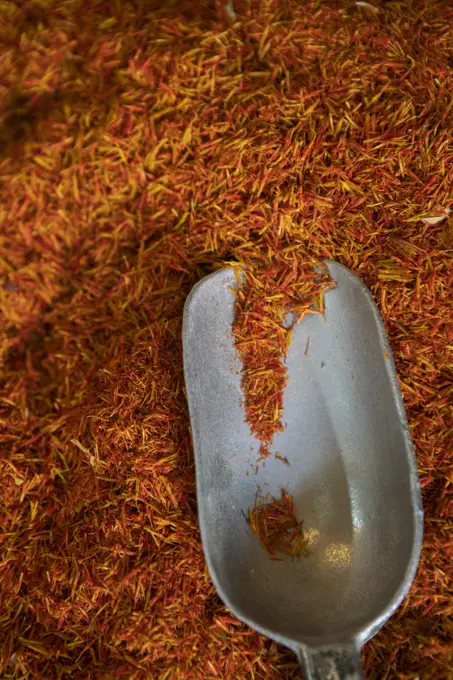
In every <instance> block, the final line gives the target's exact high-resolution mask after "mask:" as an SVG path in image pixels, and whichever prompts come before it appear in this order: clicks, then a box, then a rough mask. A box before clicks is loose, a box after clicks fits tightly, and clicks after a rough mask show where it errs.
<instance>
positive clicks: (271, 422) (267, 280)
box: [233, 236, 333, 459]
mask: <svg viewBox="0 0 453 680" xmlns="http://www.w3.org/2000/svg"><path fill="white" fill-rule="evenodd" d="M267 243H268V246H269V252H272V253H274V252H275V248H276V245H277V244H276V242H275V238H274V239H273V238H272V236H270V237H268V239H267ZM271 248H272V250H271ZM332 286H333V282H332V280H331V279H330V277H329V274H328V271H327V268H326V266H325V265H323V264H322V263H320V262H319V261H318V260H316V259H315V258H313V257H310V256H308V255H307V254H306V253H304V252H303V251H301V250H300V249H299V250H296V249H294V248H292V247H287V246H286V247H285V245H284V243H280V244H279V250H278V255H272V257H271V256H269V257H262V258H261V260H258V258H255V261H254V263H253V265H250V266H248V267H246V268H245V270H244V272H243V277H242V278H241V277H240V276H239V275H238V288H237V290H236V305H235V319H234V324H233V336H234V339H235V344H236V348H237V350H238V352H239V354H240V355H241V357H242V361H243V369H242V388H243V392H244V397H245V413H246V420H247V422H248V424H249V426H250V430H251V432H252V433H253V434H254V435H255V436H256V437H257V439H258V440H259V442H260V447H259V459H262V458H265V457H267V456H268V455H269V453H270V451H269V446H270V444H271V443H272V440H273V437H274V434H275V433H276V432H280V431H282V430H283V423H282V413H283V392H284V389H285V385H286V383H287V380H288V377H287V372H286V366H285V357H286V355H287V352H288V347H289V345H290V343H291V338H292V332H293V327H294V325H295V324H297V323H298V322H299V321H300V320H301V319H302V318H303V317H304V316H305V315H306V314H322V313H323V295H324V293H325V291H326V290H328V289H329V288H331V287H332Z"/></svg>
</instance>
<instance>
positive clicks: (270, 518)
mask: <svg viewBox="0 0 453 680" xmlns="http://www.w3.org/2000/svg"><path fill="white" fill-rule="evenodd" d="M247 522H248V525H249V526H250V528H251V530H252V531H253V533H254V534H255V536H256V537H257V538H259V540H260V543H261V545H262V547H263V548H264V549H265V550H266V551H267V552H268V553H269V554H270V555H271V557H272V559H274V560H279V559H281V558H279V557H277V553H282V554H284V555H290V556H291V557H293V558H296V557H297V558H299V557H300V556H301V555H305V556H307V555H308V554H309V553H308V550H307V545H308V540H307V539H306V538H305V537H304V532H303V530H302V524H303V522H299V521H298V520H297V517H296V508H295V505H294V499H293V497H292V496H291V494H289V493H288V492H287V491H285V489H282V490H281V498H280V499H278V498H274V497H273V496H266V497H264V498H260V496H259V491H258V492H257V494H256V496H255V504H254V506H253V508H249V510H248V518H247Z"/></svg>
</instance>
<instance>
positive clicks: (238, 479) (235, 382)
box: [183, 262, 423, 678]
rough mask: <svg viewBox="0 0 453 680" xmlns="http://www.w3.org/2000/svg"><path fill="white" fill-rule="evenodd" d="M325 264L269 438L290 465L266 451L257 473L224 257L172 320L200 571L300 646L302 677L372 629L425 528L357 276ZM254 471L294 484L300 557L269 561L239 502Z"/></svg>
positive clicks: (242, 615) (370, 311) (408, 573)
mask: <svg viewBox="0 0 453 680" xmlns="http://www.w3.org/2000/svg"><path fill="white" fill-rule="evenodd" d="M327 264H328V267H329V270H330V273H331V275H332V277H333V278H334V279H335V281H336V284H337V285H336V288H334V289H333V290H331V291H328V292H327V293H326V295H325V307H326V311H325V318H323V317H321V316H319V315H310V316H308V317H306V318H305V319H303V320H302V322H301V323H300V324H299V325H298V326H297V327H296V328H295V329H294V332H293V340H292V344H291V346H290V348H289V352H288V357H287V368H288V375H289V381H288V385H287V387H286V389H285V393H284V418H283V420H284V423H285V424H286V427H285V430H284V432H282V433H279V434H277V435H276V436H275V439H274V443H273V447H272V451H273V452H279V453H280V454H281V455H283V456H286V457H287V458H288V460H289V463H290V465H289V467H288V466H286V465H284V464H283V463H282V462H281V461H279V460H276V459H274V458H270V459H268V460H267V461H266V462H265V464H263V463H261V464H260V465H259V470H258V473H257V474H255V473H254V468H255V464H256V459H257V451H258V447H259V443H258V442H257V440H256V439H255V438H254V437H253V436H252V435H251V433H250V431H249V427H248V425H247V423H246V422H245V421H244V409H243V405H242V400H243V394H242V391H241V384H240V382H241V380H240V371H241V361H240V358H239V356H238V355H237V352H236V350H235V348H234V344H233V338H232V333H231V329H232V322H233V315H234V296H233V294H232V291H231V288H232V287H234V286H235V285H236V284H235V278H234V274H233V272H232V270H230V269H225V270H221V271H220V272H217V273H215V274H213V275H211V276H209V277H207V278H205V279H203V280H202V281H201V282H200V283H198V284H197V285H196V286H195V287H194V289H193V291H192V292H191V294H190V296H189V298H188V299H187V302H186V307H185V312H184V329H183V345H184V370H185V379H186V387H187V393H188V401H189V410H190V417H191V425H192V437H193V444H194V451H195V461H196V471H197V493H198V509H199V521H200V527H201V535H202V540H203V547H204V552H205V556H206V561H207V564H208V567H209V571H210V574H211V576H212V579H213V581H214V583H215V585H216V587H217V590H218V592H219V595H220V597H221V598H222V600H223V601H224V602H225V604H226V605H227V606H228V607H229V609H230V610H231V611H232V612H233V613H234V614H235V615H236V616H237V617H238V618H239V619H241V620H242V621H244V622H246V623H248V624H249V625H250V626H252V627H253V628H255V629H257V630H258V631H260V632H261V633H263V634H265V635H267V636H269V637H271V638H273V639H275V640H277V641H279V642H281V643H283V644H285V645H287V646H289V647H291V648H292V649H294V650H295V651H296V652H297V653H298V655H299V658H300V659H301V664H302V666H303V667H304V668H305V674H306V677H321V676H319V675H316V670H314V671H313V675H310V670H309V669H308V667H309V666H310V663H309V662H308V661H306V657H307V654H308V655H310V654H312V657H313V658H315V656H316V654H318V652H317V651H316V650H319V649H322V650H326V654H327V655H329V654H332V653H335V650H337V651H338V649H340V651H341V650H344V649H356V650H357V649H358V648H359V647H360V645H361V644H363V642H364V641H366V640H367V639H368V638H369V637H371V636H372V635H374V634H375V633H376V632H377V631H378V630H379V628H380V627H381V626H382V625H383V623H384V622H385V621H386V619H387V618H388V617H389V616H390V615H391V614H392V612H393V611H394V610H395V609H396V607H397V606H398V604H399V603H400V602H401V600H402V599H403V597H404V595H405V594H406V592H407V590H408V589H409V586H410V584H411V581H412V579H413V577H414V573H415V570H416V566H417V562H418V558H419V552H420V546H421V540H422V518H423V512H422V505H421V498H420V488H419V481H418V475H417V468H416V462H415V457H414V453H413V449H412V446H411V443H410V438H409V430H408V425H407V421H406V417H405V413H404V408H403V404H402V400H401V396H400V392H399V387H398V380H397V376H396V372H395V367H394V363H393V359H392V356H391V351H390V348H389V346H388V342H387V338H386V334H385V330H384V327H383V325H382V322H381V319H380V317H379V313H378V310H377V307H376V305H375V303H374V301H373V299H372V297H371V295H370V293H369V291H368V289H367V288H366V287H365V286H364V284H363V283H362V281H361V280H360V279H359V278H358V277H357V276H356V275H355V274H353V273H352V272H350V271H349V270H348V269H346V268H345V267H343V266H342V265H339V264H338V263H334V262H329V263H327ZM308 337H309V338H310V344H309V349H308V352H307V354H305V350H306V344H307V338H308ZM257 485H260V486H261V487H262V489H263V491H265V492H269V493H271V494H275V495H278V496H279V495H280V490H281V488H285V489H287V490H288V491H289V492H290V493H291V494H293V496H294V499H295V502H296V508H297V516H298V518H299V519H303V520H304V529H305V531H306V533H307V535H308V536H309V538H310V551H311V555H310V556H309V557H308V558H301V559H300V560H295V561H292V560H291V559H290V558H287V559H284V561H282V562H275V561H272V560H270V559H269V556H268V555H267V553H265V552H264V550H263V549H262V548H261V546H260V544H259V542H258V540H257V539H256V538H255V536H254V535H253V534H252V532H251V531H250V529H249V527H248V525H247V523H246V520H245V518H244V515H243V513H245V514H247V509H248V507H249V506H251V505H253V502H254V497H255V492H256V489H257ZM307 650H309V651H307ZM310 650H311V651H310ZM332 650H333V651H332ZM322 653H324V651H323V652H322ZM354 653H355V652H354ZM352 655H354V654H352ZM304 659H305V661H304ZM318 665H319V664H318ZM332 677H336V676H334V675H332ZM338 677H346V675H345V674H342V673H341V671H339V672H338ZM347 677H351V678H352V677H359V671H357V674H356V675H353V674H351V675H348V676H347Z"/></svg>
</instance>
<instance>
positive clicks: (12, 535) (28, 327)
mask: <svg viewBox="0 0 453 680" xmlns="http://www.w3.org/2000/svg"><path fill="white" fill-rule="evenodd" d="M161 4H165V7H164V8H159V6H160V5H161ZM373 4H374V5H376V6H377V5H379V1H378V0H373ZM235 5H236V9H237V13H238V21H237V22H236V23H235V24H234V25H233V26H232V27H229V26H228V25H227V24H226V23H225V20H224V19H221V18H219V16H220V15H221V13H219V16H218V14H217V12H216V11H215V8H214V6H213V5H212V4H211V3H208V2H207V1H206V2H199V3H196V2H192V3H189V2H186V3H184V2H182V1H181V0H177V1H176V0H175V1H174V2H168V3H161V2H154V1H153V0H150V1H149V2H146V1H144V0H108V1H96V0H91V1H90V0H36V1H33V0H31V1H27V0H17V1H16V2H13V1H11V0H1V2H0V39H1V51H0V121H1V122H0V143H1V144H0V157H1V158H0V182H1V185H0V255H1V270H0V271H1V283H0V305H1V321H0V328H1V346H0V347H1V362H2V367H1V388H0V389H1V393H0V394H1V397H0V398H1V401H0V404H1V406H0V408H1V430H0V466H1V472H0V474H1V484H0V504H1V525H0V526H1V534H0V541H1V543H0V630H1V648H2V656H1V662H0V669H1V670H0V672H1V676H2V678H65V677H72V678H77V679H82V678H83V679H86V678H118V677H124V678H157V679H159V680H163V679H164V678H189V679H190V678H222V677H223V678H244V679H245V678H250V677H254V678H273V679H280V678H295V677H298V671H297V668H296V665H295V662H294V658H293V657H292V655H291V654H290V653H289V652H286V651H285V650H283V649H282V648H280V647H278V646H277V645H275V644H274V643H271V642H270V641H268V640H264V639H263V638H261V637H260V636H259V635H257V634H256V633H254V632H253V631H251V630H249V629H248V628H247V627H245V626H243V625H242V624H239V623H238V622H236V621H235V620H234V619H233V618H232V617H231V616H230V615H229V614H228V612H227V611H226V610H225V609H224V608H223V606H222V604H221V603H220V602H219V600H218V598H217V597H216V595H215V593H214V590H213V587H212V585H211V583H210V581H209V578H208V576H207V574H206V571H205V567H204V561H203V555H202V550H201V546H200V541H199V533H198V528H197V519H196V498H195V488H194V468H193V458H192V452H191V444H190V432H189V424H188V419H187V406H186V401H185V397H184V387H183V376H182V362H181V344H180V333H181V314H182V308H183V304H184V300H185V298H186V296H187V293H188V291H189V290H190V288H191V286H192V284H193V283H194V282H195V281H197V280H198V279H199V278H200V277H201V276H203V275H204V274H206V273H209V272H210V271H212V270H213V268H215V267H218V266H219V265H220V264H221V263H222V262H223V261H225V260H232V259H234V258H237V257H242V255H243V253H244V252H247V253H248V254H249V255H250V254H252V253H253V252H256V253H261V254H262V253H263V251H264V250H265V251H266V252H267V253H268V255H269V256H272V253H273V248H277V249H278V248H281V247H289V246H292V247H294V249H295V256H297V257H303V254H304V253H305V252H308V253H310V255H312V256H317V257H330V258H334V259H337V260H339V261H340V262H342V263H344V264H346V265H347V266H349V267H351V268H352V269H353V270H354V271H356V272H357V273H358V274H360V276H362V277H363V279H364V280H365V282H366V283H367V285H368V286H370V287H371V289H372V291H373V293H374V295H375V298H376V300H377V302H378V304H379V307H380V309H381V312H382V315H383V317H384V320H385V323H386V326H387V329H388V332H389V336H390V342H391V345H392V349H393V351H394V353H395V357H396V361H397V367H398V371H399V375H400V378H401V387H402V391H403V394H404V398H405V403H406V406H407V410H408V416H409V420H410V424H411V428H412V432H413V437H414V441H415V445H416V449H417V455H418V460H419V468H420V474H421V483H422V486H423V496H424V503H425V509H426V534H425V545H424V549H423V554H422V558H421V565H420V569H419V572H418V576H417V579H416V581H415V584H414V587H413V588H412V590H411V593H410V595H409V597H408V598H407V601H406V602H405V604H404V605H403V606H402V607H401V608H400V609H399V611H398V613H397V614H395V616H394V617H393V618H392V619H391V621H390V622H389V623H388V624H387V625H386V627H385V629H384V630H383V631H382V632H381V633H380V634H379V635H378V636H377V638H376V639H374V640H373V641H372V642H370V643H369V644H368V645H367V646H366V649H365V652H364V660H365V666H366V669H367V673H368V677H369V678H372V679H378V678H379V679H382V678H407V679H409V678H411V679H413V680H415V678H416V677H417V676H418V677H419V678H423V679H424V678H429V679H431V678H432V679H435V680H440V679H443V678H451V677H453V661H452V654H453V652H452V633H453V623H452V618H451V614H452V611H453V604H452V566H451V563H452V553H453V550H452V548H453V540H452V532H451V529H452V526H451V525H452V511H453V493H452V491H453V486H452V483H453V460H452V449H453V446H452V434H453V417H452V346H453V337H452V290H453V289H452V284H453V267H452V259H453V258H452V245H453V227H452V220H451V219H449V218H445V219H444V220H443V221H441V222H439V223H438V224H435V225H433V224H428V223H425V222H423V221H422V220H421V219H420V217H421V216H426V215H432V214H434V212H436V211H439V209H440V208H443V209H446V208H448V207H449V206H452V204H453V193H452V192H453V189H452V180H453V163H452V161H453V139H452V134H451V128H452V120H453V81H452V75H453V47H452V46H453V10H452V8H451V3H450V0H446V1H444V2H442V1H439V0H412V1H411V0H407V2H403V1H401V2H398V1H396V2H386V3H383V2H381V3H380V5H379V6H380V7H381V9H382V11H379V12H373V11H371V10H370V9H369V8H368V9H366V8H360V7H357V6H356V5H355V3H354V2H350V1H349V0H348V1H346V0H338V1H337V0H310V1H307V2H293V1H291V2H290V1H286V0H264V1H263V2H258V1H256V2H255V1H254V2H249V1H248V0H247V1H241V0H236V2H235ZM241 253H242V254H241Z"/></svg>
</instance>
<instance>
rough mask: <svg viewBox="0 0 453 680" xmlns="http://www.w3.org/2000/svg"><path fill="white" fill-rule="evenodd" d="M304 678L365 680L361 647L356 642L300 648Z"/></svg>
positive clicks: (306, 679)
mask: <svg viewBox="0 0 453 680" xmlns="http://www.w3.org/2000/svg"><path fill="white" fill-rule="evenodd" d="M297 655H298V657H299V663H300V668H301V671H302V678H303V679H304V680H363V674H362V666H361V664H360V648H359V647H357V646H356V645H354V644H347V645H337V646H335V647H327V648H322V649H313V650H309V649H306V648H305V647H301V648H300V649H299V650H298V654H297Z"/></svg>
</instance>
